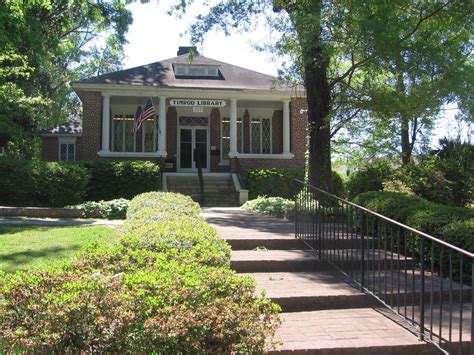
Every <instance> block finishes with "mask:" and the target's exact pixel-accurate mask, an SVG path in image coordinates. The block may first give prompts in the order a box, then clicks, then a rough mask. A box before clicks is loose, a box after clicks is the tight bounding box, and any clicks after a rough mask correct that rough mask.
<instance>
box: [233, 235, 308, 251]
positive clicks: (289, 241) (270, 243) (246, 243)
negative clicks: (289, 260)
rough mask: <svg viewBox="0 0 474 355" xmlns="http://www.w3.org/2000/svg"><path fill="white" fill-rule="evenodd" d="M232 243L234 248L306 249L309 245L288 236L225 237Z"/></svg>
mask: <svg viewBox="0 0 474 355" xmlns="http://www.w3.org/2000/svg"><path fill="white" fill-rule="evenodd" d="M225 240H226V241H227V243H229V244H230V246H231V247H232V250H253V249H270V250H279V249H280V250H295V249H299V250H304V249H308V246H307V245H306V244H305V243H303V242H302V241H301V240H299V239H295V238H294V237H287V236H275V237H274V238H271V239H268V238H242V237H240V238H239V237H237V236H236V237H230V238H226V239H225Z"/></svg>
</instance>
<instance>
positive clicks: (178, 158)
mask: <svg viewBox="0 0 474 355" xmlns="http://www.w3.org/2000/svg"><path fill="white" fill-rule="evenodd" d="M181 129H190V130H192V133H191V140H192V148H191V149H192V151H191V164H192V166H193V167H192V168H181V134H180V133H181ZM197 129H203V130H206V159H207V164H206V165H207V168H206V169H202V171H203V172H204V173H208V172H210V171H211V166H210V164H211V145H210V144H211V139H210V137H209V131H210V130H209V125H208V126H182V125H180V124H179V121H178V125H177V138H178V139H177V145H178V146H177V147H176V164H177V166H176V168H177V169H176V171H177V172H183V173H197V171H198V170H197V168H196V162H195V161H194V149H195V148H196V130H197Z"/></svg>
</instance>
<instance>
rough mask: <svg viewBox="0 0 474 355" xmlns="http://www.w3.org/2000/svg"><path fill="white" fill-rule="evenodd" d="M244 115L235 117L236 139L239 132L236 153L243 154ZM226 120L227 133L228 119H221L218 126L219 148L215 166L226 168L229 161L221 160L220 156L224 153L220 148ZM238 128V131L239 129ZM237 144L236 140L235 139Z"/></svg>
mask: <svg viewBox="0 0 474 355" xmlns="http://www.w3.org/2000/svg"><path fill="white" fill-rule="evenodd" d="M243 117H244V115H242V118H241V117H238V116H237V138H238V137H239V131H240V138H241V140H240V147H239V146H238V144H237V153H238V152H239V151H240V152H243V151H244V119H243ZM225 119H227V121H226V123H229V131H230V118H229V117H221V119H220V122H219V126H220V136H219V146H220V153H219V163H218V164H217V165H219V166H227V165H229V159H223V158H222V154H223V152H224V149H223V147H222V145H223V144H222V143H223V134H222V132H223V125H224V120H225ZM239 127H240V129H239ZM237 143H238V139H237ZM229 152H230V132H229Z"/></svg>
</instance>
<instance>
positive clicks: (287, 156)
mask: <svg viewBox="0 0 474 355" xmlns="http://www.w3.org/2000/svg"><path fill="white" fill-rule="evenodd" d="M294 157H295V155H294V154H293V153H287V154H285V153H284V154H248V153H245V154H242V153H237V154H233V155H232V156H231V155H230V154H229V158H242V159H293V158H294Z"/></svg>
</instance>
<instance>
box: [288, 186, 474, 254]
mask: <svg viewBox="0 0 474 355" xmlns="http://www.w3.org/2000/svg"><path fill="white" fill-rule="evenodd" d="M295 181H296V182H298V183H301V184H304V185H307V186H310V187H311V189H313V190H316V191H318V192H320V193H322V194H324V195H326V196H328V197H331V198H334V199H336V200H338V201H341V202H344V203H346V204H348V205H350V206H353V207H356V208H358V209H360V210H363V211H364V212H367V213H369V214H371V215H373V216H376V217H378V218H380V219H383V220H385V221H387V222H390V223H392V224H395V225H397V226H399V227H401V228H403V229H406V230H408V231H410V232H413V233H416V234H418V235H421V236H423V237H425V238H427V239H430V240H432V241H434V242H436V243H439V244H442V245H444V246H446V247H448V248H451V249H453V250H455V251H457V252H458V253H462V254H464V255H466V256H467V257H469V258H474V253H470V252H468V251H467V250H464V249H461V248H459V247H457V246H455V245H452V244H450V243H448V242H445V241H444V240H441V239H438V238H436V237H433V236H432V235H429V234H426V233H424V232H422V231H419V230H417V229H415V228H412V227H410V226H407V225H406V224H403V223H400V222H398V221H395V220H394V219H391V218H388V217H386V216H384V215H382V214H380V213H377V212H374V211H372V210H369V209H367V208H365V207H363V206H360V205H358V204H355V203H354V202H351V201H348V200H345V199H343V198H341V197H338V196H336V195H333V194H331V193H329V192H327V191H324V190H321V189H320V188H317V187H315V186H312V185H309V184H307V183H305V182H303V181H301V180H298V179H295Z"/></svg>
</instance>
